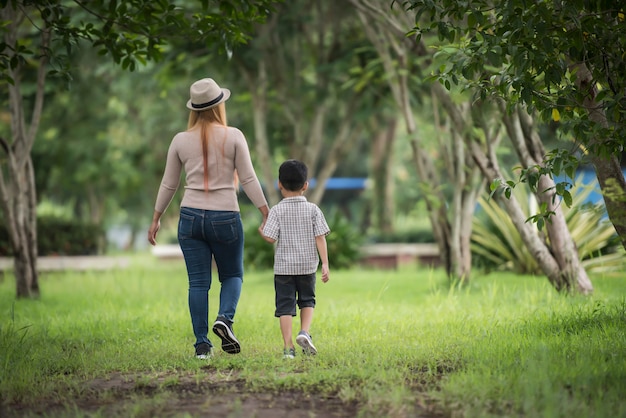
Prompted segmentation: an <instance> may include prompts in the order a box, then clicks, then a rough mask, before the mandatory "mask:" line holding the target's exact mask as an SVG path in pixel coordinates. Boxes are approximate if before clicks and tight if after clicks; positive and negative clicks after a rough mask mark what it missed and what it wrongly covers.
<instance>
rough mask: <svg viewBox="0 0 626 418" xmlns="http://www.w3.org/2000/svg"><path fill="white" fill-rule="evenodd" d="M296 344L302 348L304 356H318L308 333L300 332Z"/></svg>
mask: <svg viewBox="0 0 626 418" xmlns="http://www.w3.org/2000/svg"><path fill="white" fill-rule="evenodd" d="M296 343H298V345H299V346H300V347H302V352H303V353H304V354H309V355H315V354H317V348H315V346H314V345H313V340H312V339H311V336H310V335H309V334H308V333H307V332H306V331H300V332H299V333H298V336H297V337H296Z"/></svg>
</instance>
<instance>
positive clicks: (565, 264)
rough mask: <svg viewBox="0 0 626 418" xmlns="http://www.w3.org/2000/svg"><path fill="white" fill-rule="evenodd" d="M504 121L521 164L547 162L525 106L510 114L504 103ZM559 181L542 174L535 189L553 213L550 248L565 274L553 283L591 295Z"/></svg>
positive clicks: (550, 226)
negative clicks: (560, 195)
mask: <svg viewBox="0 0 626 418" xmlns="http://www.w3.org/2000/svg"><path fill="white" fill-rule="evenodd" d="M500 109H501V112H502V114H503V121H504V124H505V127H506V129H507V132H508V134H509V138H510V139H511V142H512V143H513V147H514V148H515V150H516V151H517V154H518V156H519V159H520V163H521V164H522V166H523V167H524V168H526V169H529V168H530V167H534V166H541V165H542V164H544V162H543V160H544V158H545V154H546V153H545V149H544V147H543V143H542V142H541V139H540V138H539V135H538V134H537V130H536V129H535V128H534V125H533V120H532V117H531V116H530V115H529V114H528V112H526V111H525V110H524V109H521V108H518V109H517V111H516V112H513V113H512V114H510V115H509V114H507V112H506V109H505V105H504V104H503V103H501V105H500ZM555 186H556V184H555V182H554V180H553V179H552V178H551V177H549V176H545V175H544V176H540V177H539V182H538V185H537V190H536V191H535V197H536V199H537V201H538V202H539V204H540V205H541V204H545V205H546V210H547V211H548V212H552V213H553V215H551V216H550V220H549V222H546V224H545V229H546V232H547V235H548V240H549V244H547V245H549V248H550V251H551V253H552V254H553V256H554V258H555V260H556V262H557V263H558V265H559V268H560V270H561V274H560V276H559V278H558V280H556V281H554V282H552V284H553V285H554V286H555V288H556V289H558V290H566V291H570V290H573V289H576V290H577V291H579V292H580V293H583V294H588V293H591V292H592V291H593V286H592V285H591V281H590V280H589V276H588V275H587V272H586V271H585V269H584V268H583V266H582V264H581V262H580V257H579V255H578V250H577V248H576V244H575V243H574V240H573V239H572V236H571V234H570V232H569V228H568V226H567V222H566V221H565V216H564V214H563V211H562V209H561V206H560V205H559V202H558V200H557V196H556V190H555Z"/></svg>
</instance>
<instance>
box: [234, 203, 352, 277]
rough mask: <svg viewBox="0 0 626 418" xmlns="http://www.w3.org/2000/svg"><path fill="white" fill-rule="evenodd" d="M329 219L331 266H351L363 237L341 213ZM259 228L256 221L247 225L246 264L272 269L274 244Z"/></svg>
mask: <svg viewBox="0 0 626 418" xmlns="http://www.w3.org/2000/svg"><path fill="white" fill-rule="evenodd" d="M327 221H328V226H329V227H330V231H331V232H330V234H329V235H328V236H327V237H326V244H327V246H328V258H329V263H330V268H331V269H345V268H350V267H351V266H352V265H354V264H355V263H356V261H357V260H358V258H359V247H360V245H361V238H360V237H359V235H358V234H357V233H356V230H355V229H354V227H353V226H352V225H351V224H350V223H349V222H348V221H347V220H346V219H345V218H344V217H343V216H341V215H340V214H339V213H335V214H334V215H333V216H332V217H331V218H329V219H327ZM257 228H258V224H256V223H250V224H249V225H248V224H246V226H245V230H244V233H245V240H246V244H245V245H246V249H245V251H244V263H245V266H246V268H252V269H271V268H273V266H274V246H273V245H272V244H269V243H268V242H266V241H265V240H264V239H263V237H261V235H260V234H259V232H258V230H257Z"/></svg>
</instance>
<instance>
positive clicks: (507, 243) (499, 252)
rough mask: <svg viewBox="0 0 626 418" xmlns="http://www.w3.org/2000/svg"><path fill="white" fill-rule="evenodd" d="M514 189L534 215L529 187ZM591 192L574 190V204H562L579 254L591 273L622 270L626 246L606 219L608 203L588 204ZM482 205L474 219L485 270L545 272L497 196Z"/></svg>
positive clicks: (476, 249)
mask: <svg viewBox="0 0 626 418" xmlns="http://www.w3.org/2000/svg"><path fill="white" fill-rule="evenodd" d="M513 191H514V194H515V196H516V197H517V199H518V201H519V202H520V203H521V204H522V209H523V211H524V213H526V214H527V215H528V216H530V215H531V209H530V205H529V202H530V195H529V193H528V190H527V188H525V187H517V188H515V189H514V190H513ZM591 191H592V187H591V186H578V187H576V188H574V189H573V190H572V196H573V200H572V205H571V206H570V207H567V206H566V205H565V204H563V205H562V206H561V207H562V209H563V212H564V215H565V219H566V222H567V226H568V228H569V230H570V233H571V235H572V238H573V239H574V242H575V243H576V247H577V248H578V256H579V258H580V260H581V262H582V265H583V267H584V268H585V269H586V270H587V271H588V272H601V271H602V272H607V271H622V270H623V268H624V260H625V258H624V249H623V248H622V247H621V245H620V243H619V241H618V240H616V233H615V228H614V227H613V225H612V224H611V223H610V222H609V221H608V220H607V219H606V212H605V209H604V206H602V205H591V204H589V203H585V199H586V198H587V196H589V194H590V193H591ZM479 204H480V207H481V211H480V213H479V215H478V216H476V217H475V218H474V224H473V233H472V244H471V246H472V254H473V256H472V257H473V263H474V264H475V265H476V266H478V267H482V268H484V269H485V270H508V271H513V272H516V273H520V274H542V273H541V271H540V268H539V265H538V263H537V261H536V259H535V257H534V256H533V255H532V254H531V253H530V252H529V251H528V249H527V248H526V246H525V245H524V243H523V241H522V238H521V237H520V235H519V233H518V232H517V229H516V228H515V226H514V225H513V222H511V219H510V218H509V216H508V214H507V213H506V211H505V210H504V209H502V208H501V207H500V206H499V205H498V203H497V202H496V201H495V200H493V199H491V200H487V199H485V198H481V199H480V200H479ZM537 233H539V231H537Z"/></svg>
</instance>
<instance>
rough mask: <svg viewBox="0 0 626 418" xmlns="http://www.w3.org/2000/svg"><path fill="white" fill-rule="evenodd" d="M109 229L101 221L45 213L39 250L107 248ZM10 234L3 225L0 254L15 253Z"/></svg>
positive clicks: (39, 230)
mask: <svg viewBox="0 0 626 418" xmlns="http://www.w3.org/2000/svg"><path fill="white" fill-rule="evenodd" d="M104 242H105V232H104V229H103V228H102V227H101V226H100V225H96V224H92V223H87V222H83V221H76V220H67V219H61V218H57V217H50V216H43V217H39V218H38V219H37V251H38V252H39V255H40V256H46V255H91V254H98V253H99V252H101V249H102V248H104ZM12 255H13V253H12V251H11V246H10V241H9V234H8V231H7V230H6V228H0V256H12Z"/></svg>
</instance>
